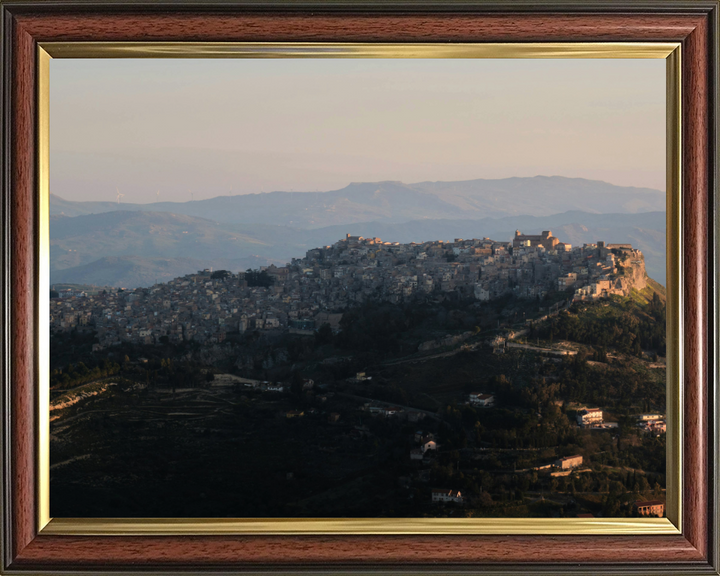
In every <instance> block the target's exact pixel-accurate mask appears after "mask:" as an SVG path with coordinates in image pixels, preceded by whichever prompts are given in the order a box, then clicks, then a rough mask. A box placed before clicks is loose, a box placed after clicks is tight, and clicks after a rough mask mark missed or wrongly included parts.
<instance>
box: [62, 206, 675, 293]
mask: <svg viewBox="0 0 720 576" xmlns="http://www.w3.org/2000/svg"><path fill="white" fill-rule="evenodd" d="M517 228H520V229H521V230H522V231H523V232H525V233H528V234H534V233H539V232H540V231H542V230H548V229H550V230H552V231H553V233H554V234H555V235H556V236H558V237H559V238H561V239H562V240H563V241H566V242H570V243H571V244H573V245H575V246H577V245H582V244H583V243H593V242H596V241H597V240H599V239H606V240H607V241H612V242H618V243H631V244H632V245H633V246H635V247H637V248H639V249H640V250H641V251H642V252H643V253H644V255H645V262H646V267H647V272H648V274H649V275H650V276H651V277H652V278H655V279H656V280H658V281H659V282H661V283H664V282H665V214H664V213H663V212H649V213H642V214H590V213H587V212H579V211H569V212H565V213H562V214H554V215H551V216H545V217H538V216H511V217H504V218H497V219H496V218H482V219H479V220H469V219H449V220H448V219H445V220H443V219H427V220H415V221H410V222H405V223H400V224H389V223H385V222H362V223H355V224H345V225H338V226H328V227H323V228H317V229H311V230H304V229H298V228H292V227H287V226H271V225H264V224H228V223H220V222H215V221H212V220H208V219H205V218H198V217H194V216H186V215H178V214H171V213H168V212H144V211H115V212H105V213H100V214H87V215H82V216H76V217H67V216H58V215H55V216H51V219H50V245H51V250H50V258H51V270H52V271H53V272H55V271H58V270H65V272H64V273H63V274H62V275H61V276H59V277H61V278H63V281H67V282H73V283H82V282H85V281H91V282H92V283H102V279H103V278H108V273H109V268H108V266H109V264H108V262H104V263H97V264H95V265H94V266H95V270H97V269H98V267H99V268H102V270H103V272H102V273H101V274H96V273H95V272H91V269H89V268H83V269H80V268H79V267H82V266H86V265H89V264H91V263H96V262H98V261H100V260H101V259H103V258H108V257H124V258H134V259H135V260H136V264H137V265H139V266H142V265H141V264H140V263H139V261H140V260H142V259H154V258H160V259H163V260H168V259H170V260H172V259H192V260H197V261H198V262H197V263H198V264H200V266H199V268H208V267H214V268H220V267H224V268H228V269H231V270H234V271H238V270H245V269H247V268H248V267H249V266H248V263H250V264H253V263H254V264H255V265H257V266H260V265H267V264H269V263H271V262H272V263H276V264H284V263H285V262H288V261H289V260H290V259H292V258H297V257H302V256H304V254H305V252H306V251H307V250H309V249H312V248H315V247H317V246H324V245H328V244H331V243H333V242H335V241H337V240H338V239H339V238H342V237H344V236H345V234H346V233H349V234H353V235H359V236H366V237H380V238H382V239H383V240H386V241H391V242H401V243H409V242H423V241H428V240H435V239H443V240H446V241H452V240H453V239H454V238H457V237H462V238H482V237H490V238H493V239H497V240H505V241H506V240H509V239H510V238H511V237H512V236H513V234H514V232H515V230H516V229H517ZM248 259H249V260H248ZM235 261H237V263H236V264H234V263H233V262H235ZM117 262H119V261H117ZM193 266H195V264H193ZM238 266H239V267H238ZM124 269H125V270H126V271H128V270H129V269H128V268H124ZM174 269H175V270H177V271H178V274H177V275H182V274H185V273H188V272H192V271H195V270H189V269H188V268H187V265H186V264H181V265H180V266H179V267H176V268H174ZM140 276H142V277H144V278H150V277H152V276H153V275H152V274H145V273H139V272H138V273H130V274H129V275H127V276H125V277H123V276H122V275H121V274H120V273H119V272H118V274H115V275H114V277H115V279H116V280H115V281H116V282H118V283H119V284H117V285H122V286H127V287H134V286H143V285H145V284H143V283H139V282H140V280H139V277H140ZM54 277H55V276H54ZM158 277H165V276H164V273H163V274H162V275H159V276H158ZM90 278H93V279H94V280H95V281H94V282H93V281H92V280H89V279H90ZM166 279H169V278H167V277H166ZM113 285H116V284H113Z"/></svg>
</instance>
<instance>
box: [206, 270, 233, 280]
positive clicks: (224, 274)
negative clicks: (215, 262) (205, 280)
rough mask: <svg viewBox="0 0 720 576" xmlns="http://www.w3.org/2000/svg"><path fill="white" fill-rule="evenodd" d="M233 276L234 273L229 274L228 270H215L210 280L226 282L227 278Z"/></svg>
mask: <svg viewBox="0 0 720 576" xmlns="http://www.w3.org/2000/svg"><path fill="white" fill-rule="evenodd" d="M230 276H232V272H229V271H227V270H215V272H213V273H212V274H210V278H211V279H212V280H224V279H225V278H229V277H230Z"/></svg>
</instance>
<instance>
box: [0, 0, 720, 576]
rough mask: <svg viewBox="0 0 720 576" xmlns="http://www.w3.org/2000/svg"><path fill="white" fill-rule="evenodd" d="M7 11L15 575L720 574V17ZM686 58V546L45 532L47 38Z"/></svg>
mask: <svg viewBox="0 0 720 576" xmlns="http://www.w3.org/2000/svg"><path fill="white" fill-rule="evenodd" d="M0 11H1V12H2V21H1V25H2V44H1V46H0V50H1V54H0V56H1V59H2V84H1V85H0V94H1V99H2V107H1V108H0V111H1V113H2V124H1V126H2V144H3V148H2V163H1V166H0V186H1V198H2V209H1V216H2V227H1V230H2V234H1V235H0V244H1V247H2V252H1V253H0V257H1V258H2V269H1V270H0V273H1V274H2V276H1V278H2V284H1V286H2V288H1V290H2V308H1V309H0V315H1V316H2V326H3V332H2V337H1V338H0V341H1V342H2V347H1V349H0V350H1V353H2V356H1V359H0V360H1V368H2V372H1V373H0V374H1V377H2V396H1V398H0V399H1V401H2V406H1V407H2V414H3V426H2V429H1V431H2V489H3V492H2V510H3V518H2V557H1V558H0V571H2V572H3V573H7V574H14V573H23V574H25V573H37V572H47V573H54V572H59V571H88V572H91V571H92V572H95V573H97V572H110V571H149V570H161V571H175V572H178V571H188V570H192V571H223V572H227V571H236V572H237V571H310V572H317V571H320V570H323V571H340V570H353V571H354V570H362V571H366V572H367V571H380V570H382V571H397V572H401V571H406V570H409V571H412V572H420V571H423V572H425V571H427V572H433V571H443V572H447V571H453V570H458V571H482V572H483V573H487V572H497V573H500V572H502V573H507V572H508V571H517V572H518V573H523V574H524V573H527V572H552V573H556V572H565V573H569V572H582V573H597V572H613V573H640V572H642V573H658V574H659V573H662V574H666V573H667V574H671V573H677V574H679V573H693V574H718V573H719V568H718V566H719V561H718V555H719V552H720V545H719V542H718V532H719V525H718V488H717V483H718V480H719V478H718V468H717V459H718V422H717V420H718V410H717V402H718V398H717V380H716V364H715V362H716V354H715V351H716V337H715V334H716V314H717V309H716V295H717V291H716V276H715V275H716V257H717V252H716V241H717V230H716V219H715V218H716V215H715V202H716V195H717V168H718V162H717V147H716V144H717V132H716V124H717V115H716V114H717V75H718V2H717V0H715V1H704V0H688V1H683V0H669V1H663V0H659V1H654V2H649V3H647V2H643V1H635V2H632V3H630V2H628V1H627V0H626V1H624V2H623V1H621V2H612V1H611V2H603V3H597V2H595V1H594V0H591V1H585V2H583V1H582V0H578V1H576V2H571V3H558V2H556V3H551V4H547V3H541V2H526V1H525V0H516V1H515V2H506V3H505V4H500V3H497V4H490V3H482V2H469V3H461V4H456V3H448V4H439V3H435V4H425V3H413V4H398V3H392V4H387V3H375V4H372V3H371V4H367V3H365V4H362V3H350V4H335V3H326V4H321V5H317V4H315V5H308V4H304V5H300V4H293V3H291V0H285V1H281V2H280V3H278V4H274V3H270V4H267V3H265V4H257V3H255V4H249V3H247V2H242V1H240V2H230V3H207V2H206V3H200V2H197V1H191V2H184V3H174V4H169V3H167V2H166V3H163V2H162V1H150V2H143V1H137V0H133V1H130V2H123V3H112V2H110V1H106V0H103V1H98V0H88V1H83V0H52V1H51V0H46V1H45V2H37V1H27V2H25V1H22V0H21V1H14V0H6V1H4V2H3V3H2V4H1V5H0ZM89 40H93V41H118V40H125V41H128V40H141V41H153V40H156V41H191V40H192V41H223V40H225V41H227V40H233V41H252V42H260V41H275V42H278V41H306V42H313V41H328V42H429V41H433V42H531V41H533V42H542V41H545V42H551V41H552V42H567V41H663V42H666V41H668V42H681V43H682V123H683V134H682V138H683V141H682V154H683V195H682V203H683V205H682V214H683V223H682V231H681V234H682V237H683V244H684V252H683V259H684V277H683V279H682V284H683V291H684V292H683V293H684V296H683V298H684V300H683V302H682V306H683V308H684V333H685V341H684V343H683V356H684V364H683V378H684V383H685V396H684V406H683V419H684V420H683V421H684V426H685V436H684V441H683V442H684V445H683V490H682V510H683V533H682V535H677V536H563V537H558V536H506V537H503V536H388V537H381V536H244V537H230V536H176V537H169V536H168V537H163V536H112V537H110V536H106V537H79V536H49V535H43V534H42V533H40V534H38V530H37V499H36V474H37V462H36V457H35V446H36V440H37V421H36V416H35V406H36V397H35V382H36V378H37V370H38V358H37V351H36V345H35V342H36V338H37V325H38V324H37V322H38V318H37V309H36V301H37V300H36V296H37V291H38V286H37V280H36V278H37V274H36V272H37V269H38V262H37V260H38V249H37V248H38V241H37V234H36V232H37V218H38V205H37V192H36V136H37V134H36V117H37V101H36V94H35V92H36V82H37V77H36V49H37V43H38V42H43V41H89Z"/></svg>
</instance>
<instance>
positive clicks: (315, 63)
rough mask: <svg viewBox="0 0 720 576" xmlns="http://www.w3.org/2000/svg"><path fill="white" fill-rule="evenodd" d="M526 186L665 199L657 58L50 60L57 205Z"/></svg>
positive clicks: (661, 67) (661, 77) (661, 80)
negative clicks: (381, 185) (600, 188)
mask: <svg viewBox="0 0 720 576" xmlns="http://www.w3.org/2000/svg"><path fill="white" fill-rule="evenodd" d="M537 175H545V176H555V175H557V176H568V177H581V178H589V179H596V180H604V181H606V182H611V183H613V184H618V185H623V186H641V187H649V188H655V189H659V190H664V189H665V61H664V60H659V59H658V60H508V59H503V60H482V59H461V60H449V59H436V60H418V59H406V60H384V59H366V60H363V59H218V60H197V59H190V60H181V59H172V60H170V59H163V60H147V59H143V60H124V59H114V60H113V59H111V60H105V59H103V60H82V59H78V60H75V59H56V60H52V61H51V63H50V191H51V192H52V193H54V194H57V195H59V196H62V197H64V198H66V199H68V200H112V201H114V200H115V199H116V195H117V192H116V190H119V191H120V192H121V193H123V194H124V195H125V196H124V197H123V199H122V201H123V202H154V201H156V199H158V198H159V200H161V201H165V200H174V201H186V200H190V199H191V197H192V198H194V199H195V200H199V199H203V198H211V197H214V196H220V195H228V194H231V195H232V194H246V193H256V192H271V191H275V190H284V191H315V190H322V191H325V190H335V189H338V188H342V187H344V186H346V185H347V184H348V183H350V182H371V181H379V180H400V181H402V182H406V183H413V182H421V181H426V180H432V181H436V180H445V181H449V180H471V179H476V178H506V177H511V176H537Z"/></svg>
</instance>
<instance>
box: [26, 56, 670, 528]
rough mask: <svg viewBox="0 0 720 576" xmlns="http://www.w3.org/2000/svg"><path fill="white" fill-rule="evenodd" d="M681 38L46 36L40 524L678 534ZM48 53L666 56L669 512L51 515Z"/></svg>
mask: <svg viewBox="0 0 720 576" xmlns="http://www.w3.org/2000/svg"><path fill="white" fill-rule="evenodd" d="M680 51H681V45H680V44H679V43H673V42H664V43H660V42H638V43H634V42H604V43H600V42H588V43H584V42H579V43H569V42H565V43H523V44H513V43H508V44H359V43H347V44H346V43H296V42H290V43H222V42H209V43H208V42H204V43H195V42H158V43H141V42H41V43H39V45H38V54H37V72H38V84H37V87H38V94H37V103H38V125H37V146H38V151H37V175H38V188H39V189H38V202H39V205H38V218H39V222H38V227H37V241H38V247H39V265H38V270H37V275H38V286H39V290H38V293H37V310H38V318H37V319H36V323H37V327H38V328H37V335H38V336H37V337H38V340H39V341H38V369H39V370H38V374H39V381H38V395H37V409H38V420H37V422H38V451H37V455H38V456H37V458H38V461H37V464H38V485H37V493H38V518H37V522H38V530H39V531H40V532H41V533H42V534H52V535H94V536H98V535H183V534H184V535H190V534H207V535H211V534H223V535H242V534H253V535H261V534H262V535H281V534H282V535H292V534H323V535H330V534H333V535H341V534H347V535H359V534H382V535H385V534H388V535H389V534H504V535H505V534H507V535H509V534H557V535H562V534H567V535H571V534H578V535H580V534H588V535H590V534H592V535H639V534H666V535H669V534H680V533H681V532H682V526H681V518H682V514H681V498H680V494H681V491H682V466H681V464H682V437H683V433H682V431H683V424H682V404H683V384H682V380H681V375H682V370H681V368H682V361H683V358H682V352H681V346H680V345H681V342H682V341H683V337H682V326H683V322H682V306H681V302H682V298H681V296H682V292H681V291H682V284H681V282H680V279H681V277H682V274H681V272H682V259H681V254H682V250H681V248H682V236H681V222H682V211H681V202H680V198H681V182H682V154H681V108H680V107H681V97H680V96H681V93H680V89H681V58H680ZM52 58H566V59H567V58H572V59H575V58H615V59H621V58H635V59H640V58H655V59H657V58H662V59H665V60H666V62H667V65H666V78H667V80H666V153H667V156H666V158H667V160H666V172H667V177H666V191H667V206H666V212H667V227H666V246H667V248H666V253H667V415H668V423H669V425H668V432H667V454H666V489H667V492H666V494H667V502H666V518H563V519H559V518H482V519H475V518H462V519H448V518H372V519H368V518H360V519H353V518H302V519H298V518H238V519H217V518H215V519H213V518H197V519H188V518H152V519H151V518H141V519H129V518H97V519H96V518H51V517H50V438H49V436H50V423H49V401H50V326H49V323H48V322H47V318H48V317H49V312H50V305H49V301H48V298H47V295H48V294H49V290H50V236H49V103H50V60H51V59H52Z"/></svg>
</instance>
